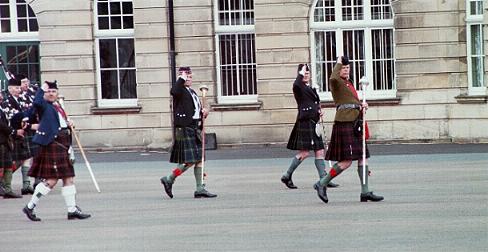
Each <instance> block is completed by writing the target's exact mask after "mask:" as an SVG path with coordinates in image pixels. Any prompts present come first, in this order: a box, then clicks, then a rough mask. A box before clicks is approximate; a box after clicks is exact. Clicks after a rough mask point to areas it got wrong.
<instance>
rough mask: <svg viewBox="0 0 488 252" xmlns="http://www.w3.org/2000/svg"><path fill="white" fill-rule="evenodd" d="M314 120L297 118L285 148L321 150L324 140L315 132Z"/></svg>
mask: <svg viewBox="0 0 488 252" xmlns="http://www.w3.org/2000/svg"><path fill="white" fill-rule="evenodd" d="M315 125H316V122H314V121H313V120H303V121H301V120H297V121H296V122H295V125H294V126H293V130H292V131H291V134H290V138H289V139H288V144H287V145H286V148H288V149H290V150H321V149H324V142H323V140H322V138H321V137H319V136H317V134H316V133H315Z"/></svg>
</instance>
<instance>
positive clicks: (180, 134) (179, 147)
mask: <svg viewBox="0 0 488 252" xmlns="http://www.w3.org/2000/svg"><path fill="white" fill-rule="evenodd" d="M197 134H199V131H198V130H197V129H196V128H192V127H177V128H176V130H175V142H174V144H173V147H172V148H171V156H170V160H169V161H170V162H171V163H177V164H183V163H197V162H200V161H201V160H202V142H201V140H200V138H199V137H197Z"/></svg>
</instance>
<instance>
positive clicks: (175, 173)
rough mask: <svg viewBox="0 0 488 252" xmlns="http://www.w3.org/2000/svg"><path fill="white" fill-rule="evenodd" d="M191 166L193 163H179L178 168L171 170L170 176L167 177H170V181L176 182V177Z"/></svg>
mask: <svg viewBox="0 0 488 252" xmlns="http://www.w3.org/2000/svg"><path fill="white" fill-rule="evenodd" d="M190 167H191V165H188V166H185V164H178V165H177V166H176V168H175V169H174V170H173V172H171V173H170V174H169V175H168V176H166V179H168V181H169V182H171V183H174V182H175V179H176V177H178V176H180V175H181V174H183V173H184V172H185V171H186V170H188V168H190Z"/></svg>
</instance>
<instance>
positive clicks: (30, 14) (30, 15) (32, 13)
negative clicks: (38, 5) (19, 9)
mask: <svg viewBox="0 0 488 252" xmlns="http://www.w3.org/2000/svg"><path fill="white" fill-rule="evenodd" d="M27 10H28V11H29V13H28V15H29V17H35V16H36V14H34V11H33V10H32V8H31V7H30V5H27Z"/></svg>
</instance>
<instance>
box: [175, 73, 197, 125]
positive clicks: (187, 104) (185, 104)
mask: <svg viewBox="0 0 488 252" xmlns="http://www.w3.org/2000/svg"><path fill="white" fill-rule="evenodd" d="M190 90H191V91H190V92H194V93H195V91H193V89H191V88H190ZM190 92H189V91H188V89H186V87H185V80H183V79H182V78H178V80H177V81H176V83H175V84H174V85H173V87H172V88H171V95H172V96H173V102H174V109H173V120H174V124H175V126H176V127H187V126H189V125H190V124H191V123H192V122H193V114H194V113H195V105H194V104H193V97H192V96H191V94H190ZM201 116H202V115H201V111H200V118H201Z"/></svg>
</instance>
